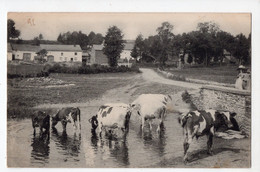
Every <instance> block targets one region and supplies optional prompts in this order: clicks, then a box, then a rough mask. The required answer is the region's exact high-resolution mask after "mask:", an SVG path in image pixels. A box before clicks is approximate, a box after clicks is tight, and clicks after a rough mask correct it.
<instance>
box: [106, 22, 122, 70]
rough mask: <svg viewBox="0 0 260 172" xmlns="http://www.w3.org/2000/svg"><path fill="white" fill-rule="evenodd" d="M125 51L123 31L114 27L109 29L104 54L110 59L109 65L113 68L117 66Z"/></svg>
mask: <svg viewBox="0 0 260 172" xmlns="http://www.w3.org/2000/svg"><path fill="white" fill-rule="evenodd" d="M123 49H124V40H123V34H122V31H121V30H120V29H119V28H118V27H116V26H112V27H109V28H108V31H107V33H106V36H105V42H104V48H103V52H104V54H105V55H106V56H107V58H108V63H109V65H110V66H111V67H116V66H117V60H118V59H119V58H120V54H121V52H122V51H123Z"/></svg>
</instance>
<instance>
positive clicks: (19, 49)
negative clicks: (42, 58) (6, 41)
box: [8, 44, 41, 61]
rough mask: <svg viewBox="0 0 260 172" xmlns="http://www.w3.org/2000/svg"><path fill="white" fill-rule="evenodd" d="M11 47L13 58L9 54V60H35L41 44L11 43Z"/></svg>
mask: <svg viewBox="0 0 260 172" xmlns="http://www.w3.org/2000/svg"><path fill="white" fill-rule="evenodd" d="M9 48H11V49H12V58H10V57H9V56H8V57H9V58H8V60H9V59H10V60H23V61H33V60H34V58H35V57H36V56H37V54H36V53H37V52H39V51H40V50H41V48H40V47H39V46H36V45H30V44H10V47H9ZM9 51H10V50H9ZM9 55H10V54H9Z"/></svg>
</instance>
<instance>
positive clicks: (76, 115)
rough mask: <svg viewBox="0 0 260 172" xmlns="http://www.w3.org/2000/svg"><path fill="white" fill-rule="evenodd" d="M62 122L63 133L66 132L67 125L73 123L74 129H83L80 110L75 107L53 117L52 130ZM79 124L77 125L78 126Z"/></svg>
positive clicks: (59, 112)
mask: <svg viewBox="0 0 260 172" xmlns="http://www.w3.org/2000/svg"><path fill="white" fill-rule="evenodd" d="M59 121H60V122H61V124H62V128H63V131H66V126H67V123H68V122H69V123H72V122H73V127H74V129H77V128H79V129H81V124H80V109H79V108H74V107H67V108H62V109H61V110H59V111H58V112H57V114H56V115H54V116H53V117H52V128H54V127H55V126H56V125H57V123H58V122H59ZM76 122H77V125H76Z"/></svg>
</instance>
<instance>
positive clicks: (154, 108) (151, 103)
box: [131, 94, 172, 133]
mask: <svg viewBox="0 0 260 172" xmlns="http://www.w3.org/2000/svg"><path fill="white" fill-rule="evenodd" d="M170 100H172V98H171V96H169V95H167V96H166V95H163V94H142V95H140V96H139V97H138V98H137V99H136V100H134V101H133V102H132V104H131V106H132V107H134V109H135V110H136V111H137V114H138V115H140V116H141V119H142V124H141V127H142V131H143V129H144V122H145V121H147V120H148V121H149V125H150V130H151V129H152V121H153V119H158V120H159V125H158V128H157V132H158V133H160V131H161V126H162V125H163V121H164V119H165V113H166V106H167V104H168V102H169V101H170Z"/></svg>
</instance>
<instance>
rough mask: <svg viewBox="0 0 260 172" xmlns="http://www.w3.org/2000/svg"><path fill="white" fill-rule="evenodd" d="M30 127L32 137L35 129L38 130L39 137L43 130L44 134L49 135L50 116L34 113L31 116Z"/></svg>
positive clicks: (39, 112)
mask: <svg viewBox="0 0 260 172" xmlns="http://www.w3.org/2000/svg"><path fill="white" fill-rule="evenodd" d="M32 127H33V130H34V131H33V135H34V136H35V134H36V127H39V128H40V136H42V134H43V129H45V132H46V133H49V130H50V115H47V114H46V113H45V112H43V111H36V112H35V113H34V114H33V115H32Z"/></svg>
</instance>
